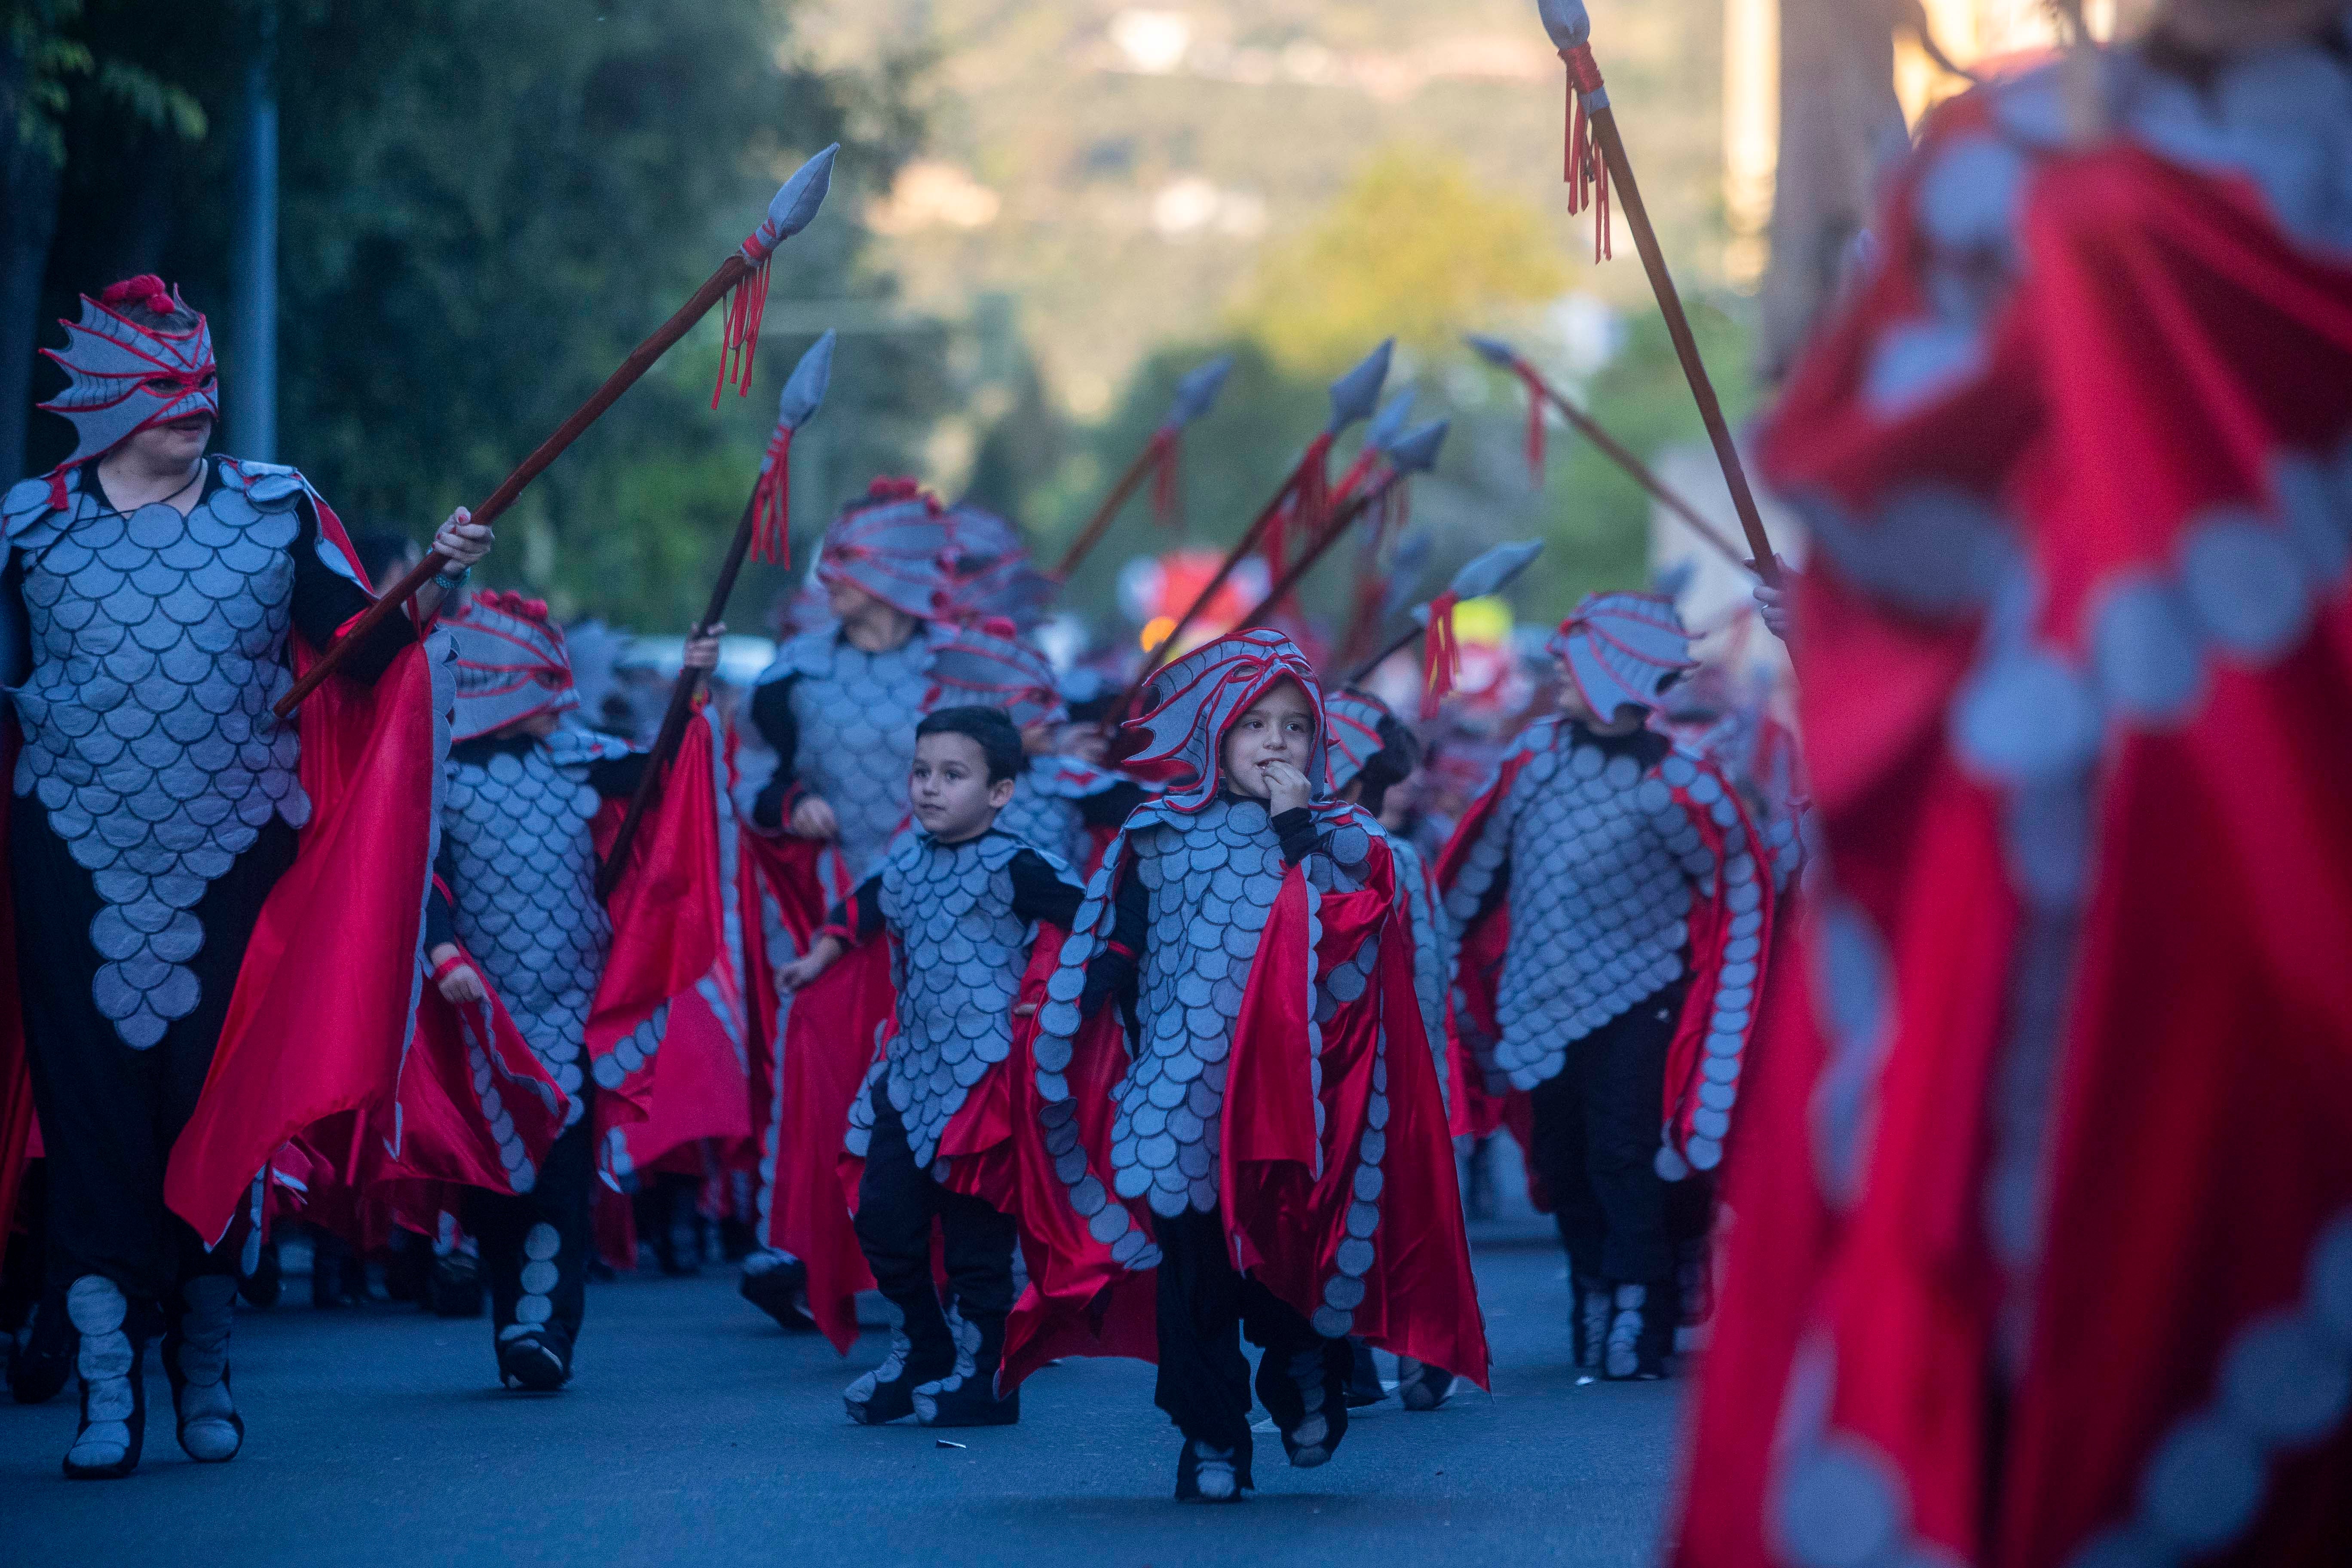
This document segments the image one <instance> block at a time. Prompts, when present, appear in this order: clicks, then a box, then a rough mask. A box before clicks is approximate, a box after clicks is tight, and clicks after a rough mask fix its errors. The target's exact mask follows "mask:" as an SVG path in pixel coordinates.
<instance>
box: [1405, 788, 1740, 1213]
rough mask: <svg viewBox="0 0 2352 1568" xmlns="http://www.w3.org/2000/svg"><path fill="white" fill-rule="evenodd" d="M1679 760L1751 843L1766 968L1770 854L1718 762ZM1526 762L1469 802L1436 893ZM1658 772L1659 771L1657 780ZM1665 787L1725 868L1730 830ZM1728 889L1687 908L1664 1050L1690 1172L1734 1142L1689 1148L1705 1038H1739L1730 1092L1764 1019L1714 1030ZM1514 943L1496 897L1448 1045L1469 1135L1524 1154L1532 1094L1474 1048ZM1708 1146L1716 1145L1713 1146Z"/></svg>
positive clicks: (1682, 791) (1681, 792) (1459, 978)
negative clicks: (1508, 1135) (1506, 1130)
mask: <svg viewBox="0 0 2352 1568" xmlns="http://www.w3.org/2000/svg"><path fill="white" fill-rule="evenodd" d="M1676 754H1678V755H1680V756H1681V757H1682V758H1683V759H1684V760H1685V762H1687V763H1690V765H1691V766H1692V768H1693V769H1694V770H1695V772H1696V773H1699V774H1701V775H1704V776H1706V777H1709V778H1712V779H1714V780H1715V782H1716V784H1717V787H1718V788H1719V790H1720V792H1721V793H1720V795H1718V797H1717V798H1718V801H1719V802H1728V803H1729V808H1730V810H1731V812H1732V813H1733V816H1734V821H1735V823H1736V825H1737V826H1738V829H1739V830H1740V832H1741V833H1742V834H1743V835H1744V836H1745V837H1746V840H1747V842H1746V845H1745V849H1746V852H1747V853H1748V855H1749V856H1751V857H1752V858H1753V859H1754V862H1755V867H1756V880H1755V884H1754V885H1755V886H1756V888H1757V889H1758V891H1759V899H1758V902H1757V905H1756V908H1757V910H1758V911H1759V914H1760V916H1761V921H1762V923H1761V924H1760V925H1759V927H1758V930H1757V936H1758V939H1759V942H1758V946H1759V951H1760V952H1763V953H1764V954H1766V955H1767V962H1766V963H1763V964H1759V970H1761V969H1769V955H1770V954H1771V953H1772V952H1774V943H1773V941H1772V934H1773V925H1774V920H1775V917H1776V912H1777V909H1778V905H1779V902H1780V900H1779V899H1778V897H1777V896H1776V895H1775V893H1774V890H1773V886H1772V868H1771V857H1770V854H1769V849H1768V847H1767V846H1766V844H1765V842H1764V840H1763V838H1762V837H1761V836H1760V835H1759V834H1758V832H1757V831H1756V824H1755V823H1754V822H1753V821H1752V820H1751V819H1750V817H1749V816H1748V808H1747V805H1746V804H1745V803H1744V802H1743V801H1742V800H1741V799H1740V796H1739V792H1738V790H1736V789H1734V788H1732V786H1731V784H1730V783H1729V782H1728V781H1727V779H1726V778H1725V777H1724V775H1723V773H1722V771H1721V770H1720V769H1719V768H1717V765H1716V764H1715V763H1714V762H1713V761H1711V760H1710V759H1708V758H1706V757H1705V756H1702V755H1699V754H1698V753H1696V752H1692V751H1689V750H1687V749H1685V750H1682V751H1680V752H1677V753H1676ZM1529 755H1530V753H1529V752H1528V751H1526V750H1523V749H1517V748H1515V749H1514V750H1513V751H1512V752H1510V753H1509V754H1507V756H1505V757H1504V759H1503V762H1502V765H1501V766H1500V767H1499V768H1497V769H1496V775H1495V781H1494V782H1493V783H1492V784H1488V785H1487V786H1486V789H1485V790H1484V791H1483V792H1481V793H1480V795H1479V796H1478V798H1477V799H1476V800H1475V801H1473V802H1471V803H1470V806H1469V809H1467V810H1466V811H1465V812H1464V813H1463V814H1462V820H1461V821H1460V822H1459V823H1457V824H1455V826H1454V837H1452V838H1451V839H1449V840H1448V841H1447V842H1446V846H1445V851H1444V854H1443V855H1441V856H1439V857H1438V862H1437V885H1438V887H1439V889H1440V890H1441V896H1443V894H1444V893H1446V892H1451V891H1452V890H1453V888H1454V883H1455V882H1456V881H1457V880H1459V879H1460V878H1461V875H1462V868H1463V866H1464V864H1465V862H1467V860H1468V859H1469V858H1470V851H1471V849H1472V847H1475V845H1476V844H1477V842H1478V838H1479V836H1480V835H1481V834H1483V833H1484V832H1485V831H1486V824H1487V822H1488V821H1489V820H1490V819H1491V818H1492V817H1493V816H1494V813H1495V808H1496V805H1499V804H1500V803H1501V802H1502V801H1503V800H1504V799H1505V798H1506V797H1507V796H1508V795H1509V794H1510V791H1511V785H1512V784H1513V782H1514V781H1515V780H1517V777H1518V776H1519V773H1520V770H1522V769H1523V768H1525V767H1526V766H1527V763H1528V757H1529ZM1655 773H1656V770H1653V775H1655ZM1667 787H1668V788H1669V789H1671V790H1672V791H1673V793H1674V797H1675V803H1676V804H1677V805H1680V806H1681V807H1682V808H1683V813H1684V815H1685V816H1687V817H1688V818H1689V819H1690V823H1691V826H1693V827H1694V828H1696V830H1697V832H1698V836H1699V839H1700V841H1701V842H1702V843H1704V844H1705V845H1706V847H1707V851H1708V853H1710V854H1711V855H1713V856H1714V857H1715V862H1716V865H1717V867H1718V868H1720V867H1722V866H1723V865H1724V863H1725V859H1726V856H1725V847H1726V841H1727V837H1729V833H1730V829H1729V828H1727V826H1724V825H1723V824H1721V823H1719V822H1717V820H1716V819H1715V816H1714V815H1713V813H1712V811H1711V810H1710V808H1709V806H1708V805H1706V804H1704V803H1702V802H1700V801H1699V800H1698V799H1696V797H1695V796H1693V795H1692V794H1691V793H1690V788H1689V786H1688V785H1681V786H1676V785H1673V784H1669V785H1668V786H1667ZM1731 889H1732V884H1731V882H1730V881H1729V880H1728V879H1727V878H1725V877H1724V876H1722V875H1721V874H1720V873H1719V872H1718V874H1717V876H1716V877H1715V879H1713V881H1712V882H1711V883H1710V884H1709V885H1708V886H1706V887H1705V888H1702V889H1698V890H1697V891H1696V893H1695V894H1694V896H1693V898H1692V900H1691V912H1690V947H1689V951H1688V953H1687V957H1686V960H1685V963H1686V968H1685V973H1687V974H1688V975H1689V976H1690V989H1689V990H1688V991H1687V992H1686V993H1685V994H1684V998H1683V1010H1682V1015H1681V1016H1680V1017H1679V1018H1678V1019H1677V1020H1676V1022H1675V1037H1674V1041H1673V1043H1672V1045H1670V1046H1669V1047H1667V1052H1666V1075H1665V1082H1664V1100H1663V1101H1662V1103H1661V1106H1660V1110H1659V1122H1660V1126H1661V1128H1662V1129H1663V1143H1664V1147H1665V1148H1667V1149H1669V1150H1671V1151H1672V1152H1673V1153H1674V1154H1675V1156H1676V1157H1677V1158H1679V1159H1681V1160H1682V1161H1683V1162H1684V1163H1685V1166H1686V1167H1696V1169H1699V1170H1711V1169H1713V1168H1714V1167H1715V1166H1716V1165H1717V1164H1718V1163H1721V1160H1722V1157H1723V1154H1724V1152H1725V1151H1726V1149H1727V1146H1728V1145H1727V1139H1728V1137H1729V1134H1728V1133H1724V1134H1723V1135H1721V1136H1717V1137H1715V1138H1713V1139H1711V1140H1708V1139H1705V1138H1702V1139H1701V1142H1699V1145H1698V1147H1697V1148H1696V1150H1694V1149H1693V1147H1692V1140H1693V1138H1694V1136H1696V1135H1697V1134H1696V1130H1695V1129H1694V1127H1693V1125H1692V1123H1693V1119H1694V1118H1696V1116H1697V1114H1698V1112H1699V1110H1700V1109H1701V1107H1700V1104H1699V1098H1698V1096H1699V1089H1700V1088H1701V1086H1702V1085H1703V1084H1704V1083H1706V1081H1707V1080H1706V1077H1705V1074H1704V1072H1703V1071H1702V1069H1703V1068H1705V1067H1706V1061H1707V1050H1706V1041H1707V1037H1708V1036H1709V1034H1710V1033H1718V1032H1719V1033H1726V1034H1737V1035H1738V1037H1739V1041H1740V1044H1739V1047H1738V1050H1737V1051H1733V1052H1729V1053H1725V1057H1726V1059H1728V1060H1730V1061H1732V1062H1734V1063H1738V1064H1739V1070H1738V1071H1735V1072H1734V1073H1733V1075H1732V1077H1731V1079H1730V1081H1731V1083H1732V1084H1733V1085H1737V1084H1738V1081H1739V1071H1744V1070H1745V1066H1746V1058H1747V1054H1748V1043H1749V1042H1750V1041H1752V1040H1753V1039H1754V1037H1755V1032H1756V1028H1757V1020H1758V1018H1759V1013H1758V1010H1757V1009H1755V1008H1753V1007H1750V1008H1748V1009H1746V1012H1747V1017H1746V1018H1745V1019H1744V1020H1742V1022H1741V1023H1740V1024H1739V1025H1738V1026H1737V1027H1736V1028H1733V1029H1730V1030H1725V1031H1716V1030H1714V1028H1713V1020H1714V1018H1715V1013H1716V1000H1717V991H1718V990H1719V989H1721V986H1720V980H1721V976H1722V973H1723V962H1724V961H1723V951H1724V949H1725V948H1726V947H1727V946H1729V945H1730V943H1731V941H1732V937H1731V919H1732V910H1731V907H1730V904H1729V902H1728V901H1727V900H1728V899H1729V897H1730V894H1731ZM1510 943H1511V910H1510V900H1509V899H1508V898H1500V899H1496V900H1494V904H1493V907H1492V908H1490V909H1489V910H1486V912H1485V913H1483V914H1481V915H1479V916H1478V917H1476V918H1475V919H1474V920H1472V921H1470V922H1469V924H1468V925H1467V926H1466V927H1465V929H1464V931H1463V932H1462V944H1461V949H1460V955H1459V958H1458V961H1457V969H1456V973H1455V978H1454V989H1453V993H1452V996H1451V998H1450V1000H1449V1002H1448V1005H1447V1007H1446V1032H1447V1034H1448V1035H1449V1036H1450V1037H1451V1038H1452V1045H1453V1053H1454V1057H1455V1058H1456V1059H1457V1060H1458V1061H1459V1062H1460V1063H1461V1065H1462V1070H1463V1073H1464V1076H1465V1079H1467V1080H1468V1082H1469V1085H1470V1091H1469V1093H1468V1094H1466V1095H1465V1096H1464V1097H1463V1098H1464V1100H1466V1101H1467V1104H1468V1118H1467V1119H1468V1121H1469V1124H1470V1125H1469V1131H1473V1132H1475V1133H1476V1134H1477V1135H1478V1136H1480V1137H1484V1136H1486V1134H1488V1133H1491V1132H1492V1131H1494V1130H1495V1129H1496V1127H1497V1126H1501V1125H1504V1124H1506V1123H1507V1124H1509V1125H1510V1126H1511V1128H1512V1131H1513V1134H1514V1136H1516V1137H1517V1138H1518V1140H1519V1142H1520V1144H1521V1146H1522V1147H1524V1146H1526V1144H1527V1142H1528V1131H1527V1128H1528V1124H1529V1119H1528V1112H1527V1110H1526V1109H1525V1102H1526V1099H1527V1097H1526V1095H1525V1094H1523V1093H1519V1092H1517V1091H1513V1090H1510V1089H1507V1087H1506V1088H1501V1089H1498V1088H1496V1087H1495V1086H1493V1085H1490V1084H1488V1083H1487V1082H1486V1075H1485V1074H1484V1073H1483V1072H1482V1071H1480V1070H1479V1068H1478V1062H1479V1060H1480V1059H1481V1058H1482V1057H1483V1056H1484V1055H1485V1052H1484V1051H1483V1050H1481V1049H1479V1048H1478V1047H1479V1046H1481V1045H1483V1044H1487V1043H1490V1042H1492V1041H1493V1040H1495V1039H1496V1037H1497V1036H1498V1035H1499V1033H1500V1026H1498V1025H1497V1024H1496V1021H1495V996H1496V988H1497V986H1498V985H1499V984H1500V983H1501V981H1502V975H1503V960H1504V958H1505V956H1506V954H1507V952H1509V949H1510ZM1756 984H1757V987H1758V993H1757V994H1759V995H1760V994H1761V990H1762V987H1764V986H1765V985H1767V984H1769V976H1768V975H1767V974H1764V973H1759V976H1758V979H1757V983H1756ZM1735 1125H1736V1123H1735ZM1710 1142H1711V1143H1712V1145H1713V1147H1709V1144H1710ZM1535 1182H1536V1178H1535V1174H1534V1172H1533V1170H1532V1168H1530V1170H1529V1173H1528V1184H1529V1192H1530V1194H1538V1188H1537V1187H1536V1185H1535ZM1538 1195H1540V1194H1538ZM1537 1206H1538V1207H1539V1208H1543V1209H1545V1210H1547V1211H1549V1197H1548V1196H1545V1197H1544V1201H1542V1202H1539V1203H1538V1205H1537Z"/></svg>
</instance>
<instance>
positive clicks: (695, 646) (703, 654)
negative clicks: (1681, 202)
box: [686, 621, 727, 670]
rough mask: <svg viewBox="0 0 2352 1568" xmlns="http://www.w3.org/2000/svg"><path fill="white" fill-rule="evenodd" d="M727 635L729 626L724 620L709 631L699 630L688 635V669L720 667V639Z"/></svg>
mask: <svg viewBox="0 0 2352 1568" xmlns="http://www.w3.org/2000/svg"><path fill="white" fill-rule="evenodd" d="M726 635H727V626H726V623H725V622H723V621H722V622H721V623H719V625H718V626H712V627H711V628H710V629H709V630H708V631H698V632H696V633H695V634H694V635H693V636H691V637H688V638H687V639H686V668H688V669H706V670H707V669H717V668H719V638H720V637H725V636H726Z"/></svg>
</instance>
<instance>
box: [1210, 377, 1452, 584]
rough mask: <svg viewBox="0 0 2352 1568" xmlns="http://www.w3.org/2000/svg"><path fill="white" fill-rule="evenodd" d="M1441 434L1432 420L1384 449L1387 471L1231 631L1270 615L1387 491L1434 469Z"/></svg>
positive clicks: (1442, 430) (1442, 428) (1440, 422)
mask: <svg viewBox="0 0 2352 1568" xmlns="http://www.w3.org/2000/svg"><path fill="white" fill-rule="evenodd" d="M1445 431H1446V421H1444V420H1443V419H1433V420H1432V421H1430V422H1429V423H1428V424H1426V425H1423V426H1419V427H1418V428H1416V429H1414V430H1412V432H1411V433H1409V434H1407V435H1405V436H1402V437H1399V438H1398V439H1397V441H1396V443H1395V444H1394V445H1393V446H1391V447H1387V448H1385V449H1384V450H1383V452H1382V453H1381V456H1383V457H1384V458H1387V459H1388V468H1387V471H1386V472H1385V473H1383V474H1382V475H1381V477H1380V479H1378V480H1377V481H1376V482H1374V483H1373V484H1372V486H1371V487H1370V489H1366V490H1365V491H1364V492H1363V493H1362V494H1360V495H1358V496H1354V497H1351V498H1350V499H1349V501H1348V502H1347V504H1346V505H1345V506H1344V507H1342V508H1341V509H1340V511H1339V515H1338V516H1336V517H1334V518H1333V519H1332V520H1331V522H1330V525H1329V526H1328V527H1327V528H1325V529H1324V530H1323V531H1322V532H1320V533H1318V534H1317V535H1316V536H1315V541H1314V542H1313V543H1311V544H1309V545H1308V546H1307V548H1306V549H1305V550H1304V551H1302V552H1299V556H1298V559H1297V560H1296V561H1294V562H1292V563H1290V566H1289V568H1288V569H1287V570H1286V571H1285V572H1284V573H1283V574H1282V575H1281V576H1280V577H1279V578H1277V579H1276V582H1275V584H1274V586H1273V587H1271V588H1268V589H1267V590H1266V591H1265V597H1264V598H1262V599H1260V600H1259V601H1258V602H1257V607H1256V608H1255V609H1253V610H1252V611H1250V613H1249V614H1248V615H1246V616H1243V617H1242V618H1241V619H1240V620H1239V621H1237V622H1235V623H1234V629H1236V630H1239V629H1240V628H1242V627H1244V626H1256V625H1257V624H1258V623H1259V622H1261V621H1263V620H1265V617H1266V616H1269V615H1271V614H1273V613H1274V607H1275V606H1276V605H1279V604H1281V603H1282V601H1283V600H1284V598H1286V596H1287V595H1289V593H1290V591H1291V590H1292V589H1294V588H1296V587H1297V586H1298V584H1299V581H1300V580H1301V579H1302V578H1304V577H1305V576H1306V575H1307V573H1308V572H1309V571H1311V570H1313V568H1314V566H1315V563H1317V562H1318V561H1320V560H1321V559H1323V556H1324V553H1325V552H1327V551H1328V550H1329V549H1330V548H1331V546H1333V545H1334V544H1337V543H1338V542H1339V536H1340V535H1341V534H1343V533H1345V532H1347V531H1348V530H1349V527H1350V526H1352V525H1353V524H1354V522H1355V521H1356V520H1357V519H1358V518H1360V517H1361V516H1363V515H1364V514H1365V513H1366V512H1368V511H1370V510H1372V508H1373V507H1374V506H1376V505H1378V504H1379V502H1380V500H1381V497H1382V496H1384V495H1386V494H1388V492H1389V491H1390V490H1391V489H1395V488H1396V487H1397V486H1399V485H1401V484H1402V483H1404V482H1405V481H1406V480H1407V479H1411V478H1412V476H1413V475H1415V474H1419V473H1426V472H1427V471H1428V470H1429V469H1430V468H1433V466H1435V464H1436V462H1437V449H1438V448H1439V447H1442V446H1444V444H1445Z"/></svg>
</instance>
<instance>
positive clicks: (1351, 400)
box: [1330, 338, 1396, 436]
mask: <svg viewBox="0 0 2352 1568" xmlns="http://www.w3.org/2000/svg"><path fill="white" fill-rule="evenodd" d="M1395 352H1396V340H1395V339H1394V338H1386V339H1383V340H1382V341H1381V346H1380V347H1378V348H1376V349H1374V350H1373V351H1372V352H1371V353H1368V354H1366V355H1365V356H1364V358H1363V363H1360V364H1359V365H1357V366H1356V368H1355V369H1353V370H1351V371H1349V373H1348V374H1345V375H1343V376H1341V377H1340V378H1339V380H1337V381H1335V382H1333V383H1332V384H1331V425H1330V432H1331V434H1332V435H1334V436H1337V435H1338V434H1339V432H1340V431H1342V430H1345V429H1346V428H1347V427H1348V426H1350V425H1353V424H1354V423H1355V422H1356V421H1357V420H1359V419H1361V418H1364V417H1365V416H1368V415H1370V413H1371V411H1372V410H1373V408H1374V407H1375V406H1377V405H1379V403H1380V401H1381V384H1382V383H1384V382H1386V381H1387V380H1388V378H1389V356H1390V355H1391V354H1392V353H1395Z"/></svg>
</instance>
